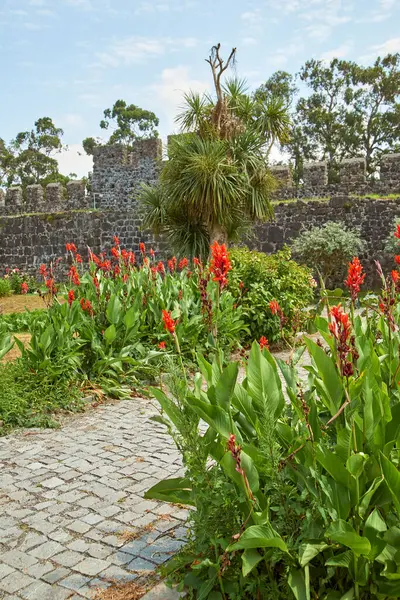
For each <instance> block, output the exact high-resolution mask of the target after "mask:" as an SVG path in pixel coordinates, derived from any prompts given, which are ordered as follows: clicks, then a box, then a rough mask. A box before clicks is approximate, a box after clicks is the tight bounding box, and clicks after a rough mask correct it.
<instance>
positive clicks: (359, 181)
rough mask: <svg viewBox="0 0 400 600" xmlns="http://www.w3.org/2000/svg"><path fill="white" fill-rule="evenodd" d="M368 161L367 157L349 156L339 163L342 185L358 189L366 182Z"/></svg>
mask: <svg viewBox="0 0 400 600" xmlns="http://www.w3.org/2000/svg"><path fill="white" fill-rule="evenodd" d="M366 174H367V163H366V161H365V158H363V157H360V158H349V159H346V160H343V161H342V162H341V163H340V164H339V178H340V185H341V186H346V187H348V188H349V189H352V190H354V189H357V187H358V186H361V185H364V184H365V179H366Z"/></svg>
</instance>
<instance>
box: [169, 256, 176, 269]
mask: <svg viewBox="0 0 400 600" xmlns="http://www.w3.org/2000/svg"><path fill="white" fill-rule="evenodd" d="M176 263H177V260H176V256H173V257H172V258H171V259H170V260H168V261H167V265H168V269H169V270H170V272H171V273H174V272H175V269H176Z"/></svg>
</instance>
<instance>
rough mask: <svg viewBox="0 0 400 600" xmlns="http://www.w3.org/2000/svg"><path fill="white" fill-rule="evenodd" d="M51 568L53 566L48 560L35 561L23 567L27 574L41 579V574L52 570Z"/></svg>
mask: <svg viewBox="0 0 400 600" xmlns="http://www.w3.org/2000/svg"><path fill="white" fill-rule="evenodd" d="M53 569H54V566H53V565H52V564H51V563H50V562H45V563H37V564H36V565H33V566H32V567H28V568H27V569H25V573H26V574H27V575H31V576H32V577H34V578H35V579H41V578H42V577H43V575H46V573H48V572H49V571H52V570H53Z"/></svg>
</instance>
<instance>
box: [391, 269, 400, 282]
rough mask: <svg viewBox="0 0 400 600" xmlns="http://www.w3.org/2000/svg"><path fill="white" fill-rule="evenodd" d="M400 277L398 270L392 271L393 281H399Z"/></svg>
mask: <svg viewBox="0 0 400 600" xmlns="http://www.w3.org/2000/svg"><path fill="white" fill-rule="evenodd" d="M399 279H400V274H399V272H398V271H392V281H393V283H398V282H399Z"/></svg>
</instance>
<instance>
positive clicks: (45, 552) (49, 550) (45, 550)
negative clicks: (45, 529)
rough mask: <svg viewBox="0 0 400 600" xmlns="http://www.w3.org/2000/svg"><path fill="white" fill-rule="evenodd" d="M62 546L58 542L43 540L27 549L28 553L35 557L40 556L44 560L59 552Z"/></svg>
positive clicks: (62, 548)
mask: <svg viewBox="0 0 400 600" xmlns="http://www.w3.org/2000/svg"><path fill="white" fill-rule="evenodd" d="M64 549H65V548H64V546H62V545H61V544H59V543H58V542H45V543H44V544H42V545H41V546H38V547H37V548H34V549H33V550H30V551H29V554H31V555H32V556H35V557H36V558H40V559H42V560H46V559H48V558H50V557H51V556H54V554H59V553H60V552H62V551H63V550H64Z"/></svg>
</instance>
